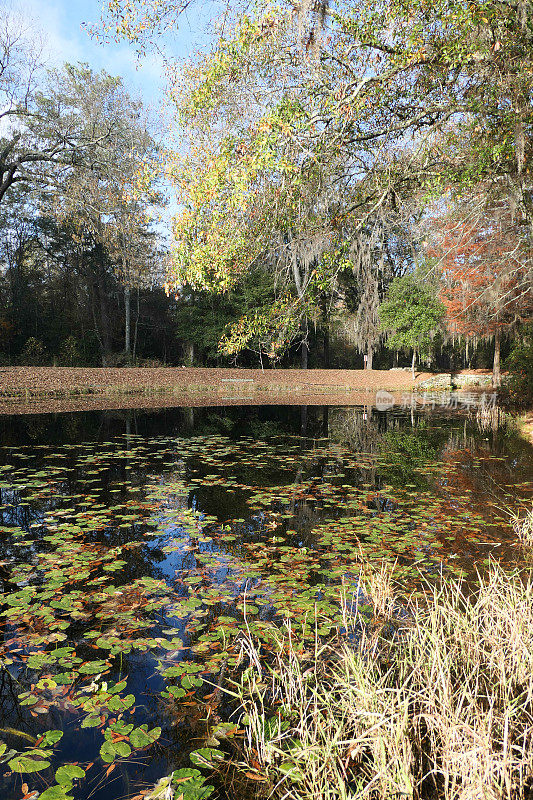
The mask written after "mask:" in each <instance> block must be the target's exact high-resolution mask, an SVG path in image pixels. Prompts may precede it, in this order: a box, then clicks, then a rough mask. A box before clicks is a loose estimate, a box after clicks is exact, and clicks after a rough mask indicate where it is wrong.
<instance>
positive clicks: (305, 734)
mask: <svg viewBox="0 0 533 800" xmlns="http://www.w3.org/2000/svg"><path fill="white" fill-rule="evenodd" d="M528 535H531V534H528ZM365 586H366V589H367V591H368V592H369V593H370V594H371V593H372V590H374V592H375V593H376V598H375V599H376V601H377V602H376V612H377V614H379V615H381V616H382V617H389V621H388V622H387V621H386V622H384V623H383V627H382V631H381V635H380V636H378V637H376V636H375V633H372V634H371V633H370V632H369V631H368V629H367V628H366V627H365V626H364V624H362V620H361V619H360V617H359V614H358V611H357V607H355V608H352V609H346V606H345V611H344V613H345V614H346V615H350V616H351V618H350V619H349V620H347V623H348V624H350V625H351V627H352V629H353V631H359V637H360V638H359V641H358V646H357V647H354V646H348V645H347V644H344V645H343V646H341V647H340V648H336V649H335V648H331V647H329V646H325V645H324V644H322V643H321V642H320V640H319V638H318V637H316V640H315V646H314V650H313V652H312V653H308V654H307V655H304V656H302V654H301V652H299V651H298V652H297V650H296V648H297V645H296V644H295V641H296V640H295V637H294V636H293V635H292V632H291V630H290V627H286V629H285V632H284V633H280V636H279V637H278V640H277V643H276V650H275V656H274V659H273V662H272V663H271V664H270V666H269V667H265V666H264V665H262V664H261V661H260V659H259V654H258V651H257V649H256V646H255V644H254V641H253V639H252V637H251V636H250V635H249V633H248V634H247V635H246V636H245V637H243V640H242V647H243V655H244V656H245V657H246V659H247V662H248V664H249V666H248V667H247V668H246V669H245V670H244V672H243V674H242V677H241V678H240V680H239V683H238V684H237V686H236V688H235V687H234V688H235V691H236V694H237V695H238V696H239V699H240V703H241V709H242V722H243V725H244V728H245V741H244V745H243V752H242V765H241V766H242V768H243V769H244V770H245V771H246V772H247V774H248V775H250V774H252V773H254V772H255V773H256V774H257V776H258V777H260V778H262V779H263V780H264V781H265V784H263V785H264V786H265V787H267V789H266V796H269V797H273V798H280V799H281V798H286V799H287V800H289V799H290V800H334V799H335V800H348V798H370V799H371V800H385V798H387V800H392V798H397V799H398V800H399V798H412V799H413V800H426V799H427V800H433V799H434V798H443V800H497V799H498V800H500V799H501V800H503V799H504V798H505V800H514V798H516V799H517V800H518V798H528V797H530V796H531V794H530V787H531V785H532V783H533V581H532V579H531V577H529V578H527V579H522V578H520V577H519V576H517V575H512V576H509V575H508V574H506V573H504V572H503V571H502V570H501V569H499V568H498V567H497V566H492V567H491V568H490V570H489V573H488V575H487V576H486V577H484V578H481V579H480V583H479V587H478V588H477V589H476V591H475V592H474V593H473V594H472V592H471V591H469V592H468V593H467V592H466V589H465V587H464V585H463V584H461V583H454V584H447V585H444V586H441V587H440V588H438V589H433V590H432V591H431V592H430V593H429V596H428V597H427V598H425V600H424V604H423V605H422V604H416V603H415V604H412V605H411V606H410V607H409V608H408V609H407V615H406V616H405V617H404V618H402V620H400V621H399V622H398V624H397V625H395V626H391V625H390V615H391V613H392V610H393V607H394V606H395V600H394V596H393V594H392V592H391V588H390V587H391V581H390V576H389V575H388V573H387V571H382V573H380V574H379V575H378V576H377V577H376V578H375V579H374V583H372V579H369V578H368V575H367V576H366V582H365ZM361 631H362V633H361Z"/></svg>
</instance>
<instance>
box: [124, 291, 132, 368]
mask: <svg viewBox="0 0 533 800" xmlns="http://www.w3.org/2000/svg"><path fill="white" fill-rule="evenodd" d="M124 323H125V324H124V352H125V353H126V355H127V356H129V354H130V352H131V290H130V287H129V286H125V287H124Z"/></svg>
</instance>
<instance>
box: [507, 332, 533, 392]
mask: <svg viewBox="0 0 533 800" xmlns="http://www.w3.org/2000/svg"><path fill="white" fill-rule="evenodd" d="M505 366H506V368H507V369H508V371H509V380H508V394H509V399H510V400H511V401H512V402H513V403H515V404H517V405H522V406H530V405H531V404H532V403H533V324H530V325H527V326H525V327H524V328H523V329H522V331H521V335H520V338H518V339H516V341H515V342H514V344H513V348H512V350H511V353H510V355H509V357H508V358H507V360H506V362H505Z"/></svg>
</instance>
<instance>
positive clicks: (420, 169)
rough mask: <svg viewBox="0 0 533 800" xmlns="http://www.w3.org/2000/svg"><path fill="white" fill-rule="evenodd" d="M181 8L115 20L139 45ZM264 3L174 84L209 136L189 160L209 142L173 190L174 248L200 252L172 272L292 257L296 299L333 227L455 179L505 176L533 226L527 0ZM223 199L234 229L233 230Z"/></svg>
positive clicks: (530, 14) (148, 9) (127, 9)
mask: <svg viewBox="0 0 533 800" xmlns="http://www.w3.org/2000/svg"><path fill="white" fill-rule="evenodd" d="M180 8H181V7H179V6H178V7H174V6H173V4H171V3H167V2H166V0H153V1H152V2H148V3H146V2H142V3H141V2H136V0H132V1H131V2H128V3H122V2H113V3H109V11H110V13H111V16H112V18H113V19H114V22H115V23H117V24H118V26H119V27H120V29H121V30H123V31H125V32H126V35H128V36H129V37H130V38H132V39H134V40H136V41H140V40H141V39H143V40H144V42H145V43H146V41H147V40H146V39H145V38H144V37H145V34H146V33H148V35H149V36H150V35H151V33H152V31H153V26H152V27H151V26H150V25H149V24H147V23H148V22H150V23H152V22H153V23H155V26H156V27H157V26H160V25H161V24H163V25H165V26H166V25H172V24H174V23H175V22H176V20H177V18H178V16H179V12H180ZM256 8H257V11H255V12H252V13H251V14H250V15H244V14H241V15H239V14H238V12H237V11H235V13H234V15H233V18H234V20H235V24H234V25H233V27H232V26H231V24H226V25H225V27H224V35H223V36H221V37H220V38H219V40H218V41H217V42H216V45H215V47H214V49H213V52H212V53H211V54H210V55H209V56H207V57H205V58H203V59H201V60H200V61H199V62H196V63H195V64H193V65H191V67H190V69H189V70H188V72H186V74H185V79H184V81H182V82H181V83H177V82H176V83H174V84H173V86H172V90H173V96H174V97H177V98H178V103H179V105H180V108H181V110H182V113H183V114H184V115H185V117H186V120H187V122H188V123H189V124H191V122H192V124H193V127H194V126H195V128H194V129H195V131H199V130H202V131H203V137H200V139H199V138H198V137H197V136H195V137H194V138H195V146H196V143H197V142H198V141H200V147H199V149H198V150H197V151H196V155H201V150H202V147H203V148H204V156H205V158H204V162H205V164H207V166H206V169H205V170H201V169H200V172H199V173H198V174H197V176H196V180H194V179H193V181H192V183H191V182H190V180H189V179H188V178H185V179H184V180H183V181H182V182H181V184H180V185H181V188H182V189H183V191H184V194H185V195H187V192H188V191H189V192H190V200H191V205H190V206H189V212H190V213H189V215H188V217H187V216H182V217H181V218H180V219H179V220H178V224H177V226H176V231H177V236H178V245H179V247H181V245H182V243H183V242H184V241H185V242H187V243H188V247H189V253H188V256H190V255H192V261H191V259H190V258H184V259H182V260H180V259H178V263H177V266H175V269H174V278H175V279H176V282H179V281H180V280H182V279H183V270H184V268H187V267H184V265H191V266H190V273H191V274H194V277H195V279H196V280H197V281H200V282H201V281H204V282H205V283H206V284H210V285H211V286H212V287H213V288H214V287H216V286H219V287H220V286H224V285H227V284H228V281H231V279H232V276H235V275H238V274H239V271H242V270H246V269H247V265H248V264H249V263H251V262H252V261H254V260H255V259H257V258H259V257H261V258H264V259H268V258H270V259H271V260H272V261H276V263H277V264H279V263H281V264H282V265H284V268H286V272H287V273H289V272H290V267H291V265H292V267H294V266H296V271H295V272H294V276H293V277H294V283H295V288H296V292H297V293H298V291H299V290H300V291H301V297H300V299H301V300H303V298H304V297H306V295H307V290H308V287H309V288H312V282H311V281H308V276H309V275H310V274H311V273H312V271H313V270H316V269H318V270H320V256H321V255H322V253H324V252H326V253H327V252H328V248H329V242H328V236H330V237H332V238H333V239H334V240H335V247H336V248H338V247H339V246H341V247H342V246H344V244H345V241H346V238H345V236H346V235H347V236H348V242H351V241H352V240H353V238H355V237H356V236H357V235H358V234H360V233H361V231H363V230H365V229H367V228H368V226H369V225H373V224H375V220H376V219H379V218H380V217H381V218H383V217H384V216H385V217H387V216H388V215H389V214H392V213H395V212H397V211H398V209H399V210H400V212H401V213H404V209H405V206H406V204H414V205H418V207H419V209H420V210H421V209H423V206H424V203H425V202H426V201H427V199H428V197H429V198H430V199H433V198H435V197H442V196H443V194H444V193H445V192H446V187H447V186H448V185H449V184H452V185H454V186H457V187H464V186H468V185H471V184H472V182H476V181H479V180H489V181H492V182H493V183H495V184H496V183H497V184H498V185H499V186H500V187H505V191H506V193H507V197H508V199H509V201H512V202H513V203H514V204H515V206H516V208H517V209H518V211H519V213H520V214H522V215H523V217H524V220H525V221H526V223H527V224H528V225H529V226H530V227H531V226H532V225H533V201H532V197H533V191H532V188H533V187H532V185H531V174H532V173H531V169H530V166H531V163H530V162H531V156H532V151H531V141H532V137H531V135H530V126H531V119H532V115H531V96H532V89H533V68H532V67H533V55H532V54H533V50H532V48H531V29H532V19H533V8H532V7H531V5H530V4H527V3H518V4H515V3H513V2H506V1H504V0H475V1H474V2H472V3H468V4H464V3H463V2H461V0H451V2H450V0H437V2H434V3H427V2H426V0H410V1H409V2H408V3H405V2H403V0H393V2H386V3H385V2H377V3H376V2H372V3H370V2H362V3H361V2H357V3H355V2H344V3H342V4H340V5H337V6H336V7H335V8H334V9H333V8H332V9H331V10H330V9H328V7H327V5H326V4H321V3H318V4H314V5H311V6H309V4H305V7H304V5H303V4H302V5H301V6H300V9H299V12H298V14H296V15H295V14H294V13H293V8H292V6H289V5H287V6H280V7H276V8H275V9H273V8H272V7H269V6H266V5H265V6H258V7H256ZM305 9H307V11H306V10H305ZM117 29H118V28H117ZM517 65H520V68H518V67H517ZM183 87H184V89H185V91H184V92H183V91H181V89H182V88H183ZM191 154H192V157H193V158H194V155H195V151H194V147H193V149H192V150H191ZM227 209H229V210H230V213H231V215H232V214H233V212H234V211H235V212H236V219H237V225H236V226H234V227H233V226H230V225H229V223H228V221H227V218H226V224H224V222H225V220H224V213H225V211H226V210H227ZM213 211H215V213H214V214H212V212H213ZM408 213H410V212H408ZM210 218H211V219H213V224H212V225H211V226H210V225H209V219H210ZM228 218H229V215H228ZM197 219H199V222H197ZM203 222H205V224H203ZM195 226H196V227H195ZM340 227H342V228H343V234H342V235H341V236H340V241H339V238H337V239H335V236H336V234H338V231H339V228H340ZM350 228H351V231H348V232H347V229H350ZM276 231H277V235H276ZM191 233H192V234H193V235H192V236H191V235H190V234H191ZM256 234H258V235H256ZM194 237H196V244H197V246H196V247H193V241H195V238H194ZM317 241H319V242H320V252H319V253H318V258H317V257H316V256H317V252H316V242H317ZM178 249H179V248H178ZM302 254H304V258H303V259H302ZM309 254H313V257H311V258H309ZM302 263H303V270H302V268H301V264H302ZM306 263H307V264H309V266H310V269H309V270H306V268H305V266H306ZM302 278H303V279H302ZM171 279H172V276H171ZM366 305H368V306H369V307H370V308H373V307H374V305H375V304H374V303H373V302H370V301H369V302H367V303H366ZM363 327H364V326H363Z"/></svg>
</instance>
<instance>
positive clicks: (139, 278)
mask: <svg viewBox="0 0 533 800" xmlns="http://www.w3.org/2000/svg"><path fill="white" fill-rule="evenodd" d="M56 85H57V89H56V92H57V97H58V100H59V99H60V98H61V97H64V98H67V102H68V98H71V97H75V96H79V97H82V98H83V107H82V109H81V116H82V119H83V125H85V126H86V127H87V130H88V135H90V136H93V137H94V136H98V135H99V134H101V136H102V138H101V140H100V141H99V142H98V144H96V145H94V146H93V147H92V148H89V149H88V150H87V156H90V159H89V160H88V161H87V162H86V163H81V164H79V165H77V166H76V167H75V168H72V169H69V170H68V171H63V172H61V173H60V174H59V175H58V176H57V186H56V187H55V192H54V208H55V213H56V215H57V216H58V218H59V219H61V220H62V221H68V222H69V224H70V225H71V226H72V227H73V228H74V229H75V230H76V231H77V236H78V237H82V238H89V239H90V240H91V241H92V243H93V245H94V248H95V252H96V253H97V254H98V257H97V262H98V263H99V265H100V266H99V267H98V272H97V277H96V282H97V286H98V294H99V297H100V306H101V314H102V357H103V359H104V361H105V358H106V353H107V352H108V351H109V348H110V343H109V337H108V334H107V330H108V327H109V325H108V322H107V321H106V319H105V318H106V317H107V311H106V305H107V299H106V296H105V295H106V287H105V282H106V278H105V271H106V265H107V263H108V262H109V263H110V264H111V265H112V267H113V268H114V270H115V272H116V275H117V277H118V278H119V280H120V281H121V283H122V285H123V289H124V309H125V326H124V328H125V332H124V351H125V354H126V356H127V357H129V355H130V353H131V289H132V288H134V287H142V286H143V285H146V284H148V283H150V281H151V280H152V279H153V277H154V275H155V270H154V264H155V262H156V261H157V259H158V255H157V250H156V245H155V235H154V234H153V232H152V230H151V218H150V214H151V212H152V211H153V210H154V208H155V206H156V205H161V203H162V196H161V193H160V192H159V191H158V190H157V187H156V186H155V181H154V173H153V170H152V169H151V167H152V165H153V161H154V160H155V158H156V154H157V148H156V145H155V142H154V140H153V138H152V137H151V135H150V133H149V131H148V124H147V121H146V119H145V118H144V117H143V113H142V106H141V104H140V103H139V102H137V101H134V100H133V99H132V98H131V97H130V96H129V95H128V93H127V92H126V91H125V89H124V87H123V85H122V81H121V80H120V78H116V77H112V76H110V75H108V74H107V73H106V72H104V71H102V72H100V73H99V74H95V73H94V72H92V70H90V69H89V67H88V66H87V65H86V64H80V65H78V66H73V65H69V64H67V65H65V67H64V69H63V70H62V71H61V72H60V73H58V74H57V76H56Z"/></svg>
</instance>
